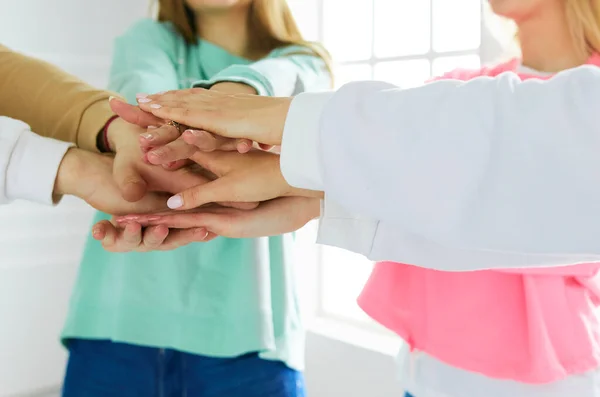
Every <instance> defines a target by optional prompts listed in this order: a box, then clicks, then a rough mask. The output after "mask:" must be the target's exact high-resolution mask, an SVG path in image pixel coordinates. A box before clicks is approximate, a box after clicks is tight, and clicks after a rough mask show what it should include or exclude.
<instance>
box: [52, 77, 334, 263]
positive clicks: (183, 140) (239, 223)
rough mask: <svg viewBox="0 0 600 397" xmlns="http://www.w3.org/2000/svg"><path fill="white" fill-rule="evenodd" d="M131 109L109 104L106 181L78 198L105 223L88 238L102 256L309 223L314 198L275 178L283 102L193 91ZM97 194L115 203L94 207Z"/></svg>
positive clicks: (146, 98)
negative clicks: (113, 193)
mask: <svg viewBox="0 0 600 397" xmlns="http://www.w3.org/2000/svg"><path fill="white" fill-rule="evenodd" d="M137 100H138V105H139V106H133V105H129V104H127V103H125V102H123V101H121V100H119V99H116V98H112V99H111V101H110V103H111V108H112V109H113V111H114V112H115V113H116V114H117V115H118V116H119V118H118V119H116V120H115V121H113V122H112V123H111V124H110V126H109V128H108V129H107V136H106V138H107V139H106V143H107V146H108V148H107V149H109V150H110V151H112V152H114V154H115V155H114V159H112V160H111V159H110V158H109V157H106V158H102V159H101V160H102V161H105V164H104V167H109V168H110V166H111V161H112V168H113V175H114V181H108V182H107V181H105V180H99V181H96V183H95V184H91V185H92V186H97V187H98V189H95V188H94V189H91V191H89V192H85V194H82V195H80V196H83V197H84V198H85V199H86V201H88V202H89V203H90V204H92V205H94V206H95V207H96V208H98V209H101V210H103V211H105V212H109V213H111V214H114V215H115V216H114V217H113V219H112V220H111V221H101V222H99V223H97V224H96V225H94V227H93V230H92V234H93V236H94V238H95V239H96V240H100V241H102V244H103V246H104V248H105V249H107V250H109V251H112V252H125V251H149V250H169V249H174V248H176V247H179V246H183V245H186V244H188V243H190V242H195V241H204V242H205V241H210V240H212V239H214V238H215V237H217V236H225V237H232V238H242V237H259V236H269V235H277V234H282V233H286V232H291V231H294V230H297V229H299V228H300V227H302V226H303V225H305V224H306V223H307V222H308V221H310V220H311V219H314V218H315V217H318V216H319V212H320V203H319V201H320V200H319V199H320V198H321V197H322V193H321V192H314V191H307V190H302V189H296V188H293V187H291V186H290V185H288V184H287V182H286V181H285V179H284V178H283V176H282V174H281V171H280V164H279V154H278V153H277V152H278V151H277V146H278V145H280V144H281V138H282V133H283V126H284V123H285V119H286V116H287V112H288V109H289V106H290V103H291V99H290V98H272V97H262V96H257V95H245V94H230V93H228V92H222V91H221V92H220V91H215V90H205V89H201V88H194V89H189V90H180V91H170V92H164V93H160V94H155V95H145V94H139V95H138V96H137ZM250 115H251V117H250ZM65 161H67V159H65ZM57 183H58V186H60V181H58V182H57ZM105 189H119V190H120V194H121V197H122V200H121V199H120V198H119V200H117V201H118V202H117V203H112V204H111V205H99V203H98V201H99V200H101V199H100V197H99V198H98V200H96V199H95V196H96V195H98V196H100V194H101V193H102V191H103V190H104V191H105ZM58 192H59V193H60V192H61V191H60V189H58Z"/></svg>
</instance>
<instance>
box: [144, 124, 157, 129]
mask: <svg viewBox="0 0 600 397" xmlns="http://www.w3.org/2000/svg"><path fill="white" fill-rule="evenodd" d="M146 128H148V129H149V130H152V129H154V128H158V126H156V125H149V126H148V127H146Z"/></svg>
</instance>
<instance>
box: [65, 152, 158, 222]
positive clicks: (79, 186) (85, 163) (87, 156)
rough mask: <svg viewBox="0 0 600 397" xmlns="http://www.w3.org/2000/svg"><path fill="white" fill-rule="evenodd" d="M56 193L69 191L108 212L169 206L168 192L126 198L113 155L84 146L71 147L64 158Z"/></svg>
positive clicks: (129, 211)
mask: <svg viewBox="0 0 600 397" xmlns="http://www.w3.org/2000/svg"><path fill="white" fill-rule="evenodd" d="M54 193H55V194H56V195H57V196H61V195H65V194H70V195H73V196H77V197H79V198H81V199H83V200H85V201H86V202H87V203H88V204H89V205H91V206H92V207H94V208H96V209H98V210H100V211H103V212H107V213H109V214H129V213H132V212H135V213H138V212H140V213H142V212H153V211H160V210H163V209H166V207H167V206H166V203H167V198H168V196H169V195H168V194H165V193H162V194H161V193H149V194H147V195H146V196H144V197H143V198H142V199H141V200H139V201H137V202H135V203H132V202H129V201H126V200H125V199H123V197H122V195H121V191H120V189H119V186H118V185H117V183H116V182H115V181H114V179H113V159H112V158H110V157H108V156H103V155H100V154H96V153H91V152H86V151H84V150H81V149H75V148H73V149H69V150H68V151H67V153H66V155H65V157H64V158H63V160H62V162H61V164H60V167H59V169H58V174H57V177H56V182H55V185H54Z"/></svg>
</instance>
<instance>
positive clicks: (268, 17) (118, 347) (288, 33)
mask: <svg viewBox="0 0 600 397" xmlns="http://www.w3.org/2000/svg"><path fill="white" fill-rule="evenodd" d="M325 54H326V52H324V51H323V50H321V49H320V47H318V46H317V45H316V44H311V43H308V42H305V41H304V40H302V36H301V35H300V33H299V32H298V29H297V27H296V25H295V23H294V20H293V18H292V16H291V12H290V10H289V8H288V6H287V4H286V2H285V1H284V0H186V1H185V2H184V0H177V1H174V0H170V1H168V0H164V1H159V20H158V21H156V20H150V19H147V20H142V21H139V22H138V23H136V24H135V25H134V26H132V27H131V28H130V29H129V30H128V31H127V32H126V33H125V34H124V35H122V36H121V37H119V38H118V39H117V40H116V42H115V49H114V59H113V64H112V68H111V71H110V84H109V88H110V89H112V90H114V91H117V92H119V93H120V94H121V95H123V96H124V97H125V98H126V99H127V101H129V102H130V103H136V102H135V96H136V94H137V93H155V92H159V91H164V90H170V89H180V88H189V87H190V86H199V87H204V88H210V89H215V90H223V91H228V92H244V93H249V92H250V93H255V94H258V95H271V96H291V95H295V94H298V93H300V92H303V91H307V90H323V89H327V88H329V87H330V86H331V75H330V72H329V68H328V66H327V62H328V61H327V56H326V55H325ZM108 218H109V216H108V215H106V214H103V213H98V214H97V215H96V217H95V220H94V221H95V222H96V221H98V220H101V219H108ZM291 242H292V236H291V235H285V236H275V237H269V238H257V239H228V238H223V237H218V238H216V239H214V240H212V241H210V242H207V243H196V244H192V245H189V246H186V247H181V248H178V249H176V250H174V251H168V252H146V253H141V252H133V253H126V254H115V253H109V252H106V251H105V250H103V248H102V246H101V244H100V243H99V242H98V241H95V240H94V239H92V238H90V239H89V240H88V242H87V245H86V248H85V252H84V255H83V259H82V262H81V267H80V271H79V275H78V279H77V282H76V285H75V288H74V292H73V295H72V299H71V304H70V310H69V314H68V317H67V320H66V325H65V327H64V331H63V334H62V338H63V341H64V343H65V344H66V346H67V347H68V349H69V353H70V355H69V363H68V366H67V371H66V375H65V382H64V386H63V396H64V397H83V396H86V397H96V396H98V397H100V396H102V397H125V396H128V397H129V396H140V397H141V396H143V397H151V396H152V397H153V396H165V397H170V396H173V397H175V396H187V397H201V396H202V397H204V396H215V397H216V396H225V397H229V396H230V397H237V396H240V397H241V396H243V397H254V396H256V397H258V396H260V397H269V396H273V397H299V396H304V383H303V379H302V374H301V371H302V369H303V354H304V330H303V327H302V324H301V319H300V313H299V307H298V298H297V295H296V289H295V286H294V277H293V268H292V263H291V257H290V251H289V248H290V243H291Z"/></svg>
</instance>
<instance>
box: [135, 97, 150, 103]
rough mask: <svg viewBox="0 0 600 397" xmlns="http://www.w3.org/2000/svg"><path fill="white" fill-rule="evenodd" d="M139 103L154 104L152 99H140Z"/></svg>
mask: <svg viewBox="0 0 600 397" xmlns="http://www.w3.org/2000/svg"><path fill="white" fill-rule="evenodd" d="M137 101H138V102H139V103H148V102H152V99H150V98H138V99H137Z"/></svg>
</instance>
